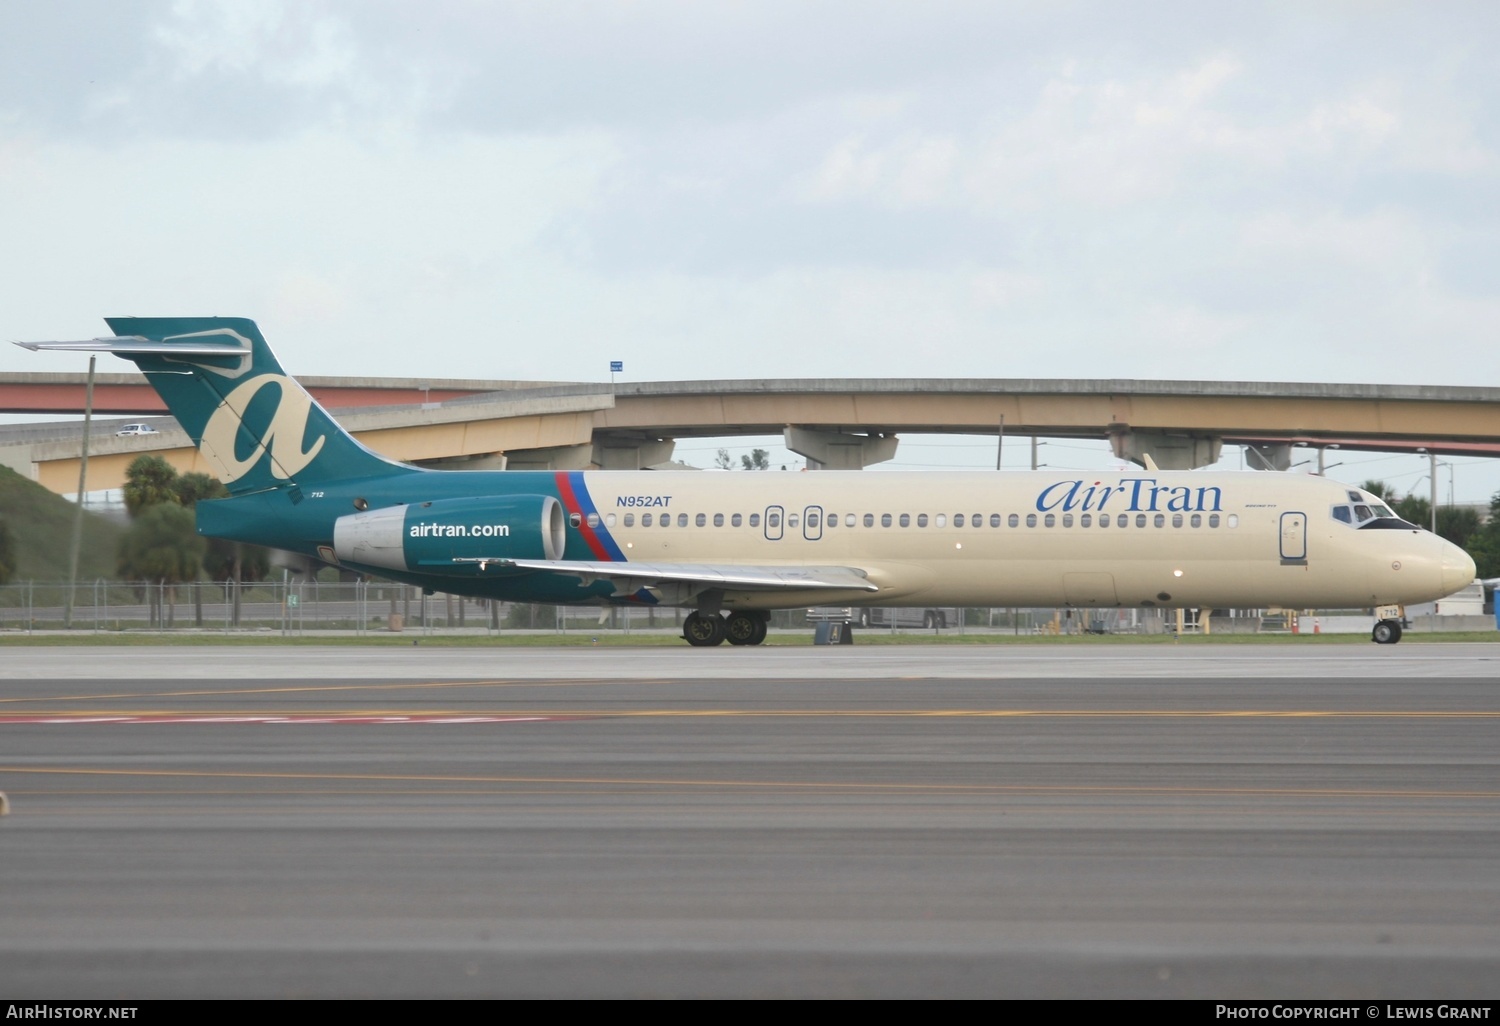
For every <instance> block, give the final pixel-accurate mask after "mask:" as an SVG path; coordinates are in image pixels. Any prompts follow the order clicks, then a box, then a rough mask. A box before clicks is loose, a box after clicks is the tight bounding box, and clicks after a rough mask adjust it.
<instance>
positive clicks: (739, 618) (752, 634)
mask: <svg viewBox="0 0 1500 1026" xmlns="http://www.w3.org/2000/svg"><path fill="white" fill-rule="evenodd" d="M757 631H758V632H759V635H760V636H759V637H757V636H756V633H757ZM765 636H766V623H765V621H764V620H762V619H761V618H760V617H758V616H756V615H755V614H754V613H746V612H739V613H731V614H730V615H729V620H728V621H727V622H726V623H725V624H724V637H725V640H727V641H728V642H729V643H730V644H731V645H759V644H760V643H761V641H763V640H764V639H765Z"/></svg>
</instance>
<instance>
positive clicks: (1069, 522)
mask: <svg viewBox="0 0 1500 1026" xmlns="http://www.w3.org/2000/svg"><path fill="white" fill-rule="evenodd" d="M1063 526H1064V527H1072V526H1073V514H1071V513H1064V514H1063Z"/></svg>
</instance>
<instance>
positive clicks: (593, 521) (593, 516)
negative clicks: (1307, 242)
mask: <svg viewBox="0 0 1500 1026" xmlns="http://www.w3.org/2000/svg"><path fill="white" fill-rule="evenodd" d="M587 523H588V525H589V527H591V528H593V527H598V526H599V514H597V513H590V514H589V515H588V520H587Z"/></svg>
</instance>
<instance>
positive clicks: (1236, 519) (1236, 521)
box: [1224, 513, 1240, 527]
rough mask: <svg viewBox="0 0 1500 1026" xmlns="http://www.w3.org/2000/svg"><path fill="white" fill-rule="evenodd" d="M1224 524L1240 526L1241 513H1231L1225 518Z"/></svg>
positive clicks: (1226, 525)
mask: <svg viewBox="0 0 1500 1026" xmlns="http://www.w3.org/2000/svg"><path fill="white" fill-rule="evenodd" d="M1224 526H1225V527H1239V526H1240V516H1239V514H1238V513H1231V514H1229V516H1227V517H1225V518H1224Z"/></svg>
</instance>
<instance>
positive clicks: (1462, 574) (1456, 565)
mask: <svg viewBox="0 0 1500 1026" xmlns="http://www.w3.org/2000/svg"><path fill="white" fill-rule="evenodd" d="M1442 574H1443V594H1444V595H1452V594H1453V593H1454V592H1455V591H1458V590H1460V589H1462V588H1467V587H1468V586H1469V585H1470V584H1473V583H1474V559H1473V557H1471V556H1470V555H1469V554H1468V553H1467V552H1465V551H1464V550H1463V549H1461V548H1459V547H1458V546H1457V545H1454V544H1453V543H1452V542H1449V541H1445V542H1443V555H1442Z"/></svg>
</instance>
